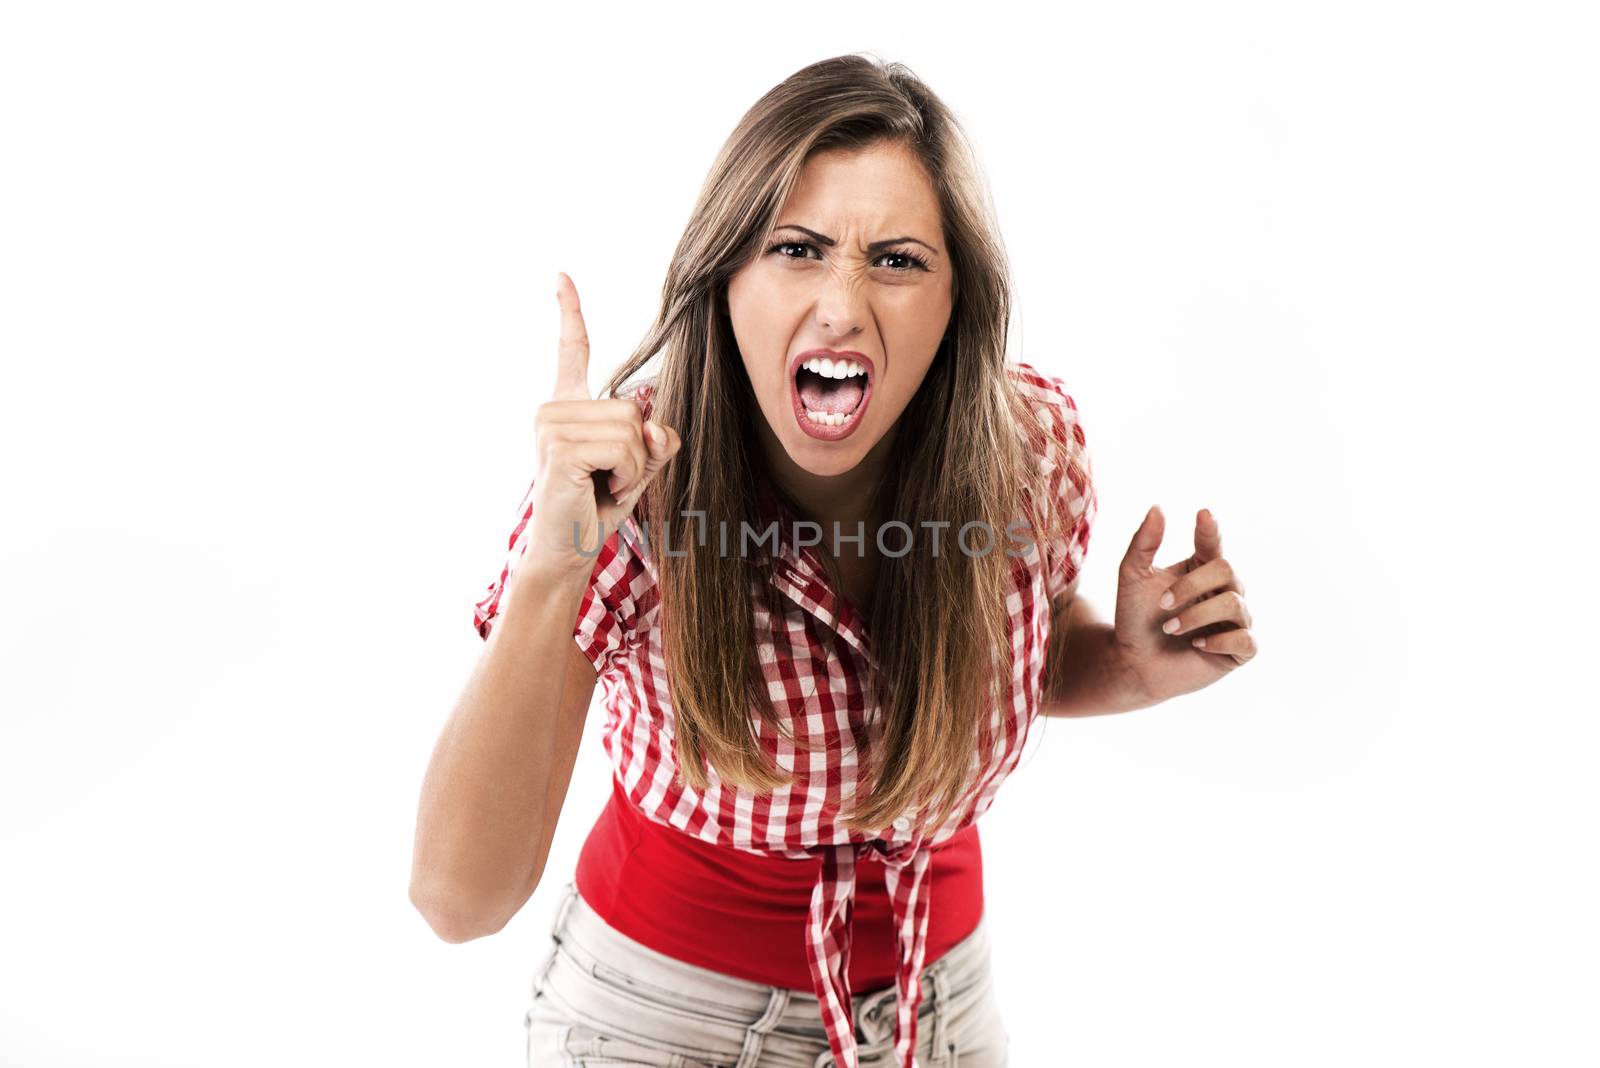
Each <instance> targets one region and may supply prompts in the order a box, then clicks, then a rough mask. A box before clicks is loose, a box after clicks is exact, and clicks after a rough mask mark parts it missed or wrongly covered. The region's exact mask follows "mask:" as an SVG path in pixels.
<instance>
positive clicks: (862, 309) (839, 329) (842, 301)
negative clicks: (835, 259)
mask: <svg viewBox="0 0 1600 1068" xmlns="http://www.w3.org/2000/svg"><path fill="white" fill-rule="evenodd" d="M827 275H828V278H827V281H825V282H824V283H823V285H822V292H821V293H819V294H818V295H817V325H818V326H819V327H821V329H822V330H823V331H824V332H826V333H828V334H831V335H833V336H836V337H841V338H843V337H849V336H851V335H853V334H856V333H859V332H860V331H861V330H862V329H864V328H865V326H866V322H867V315H868V312H867V300H866V294H865V292H864V289H865V287H864V286H863V285H862V284H861V279H860V278H858V277H856V276H855V275H853V274H850V273H849V272H845V271H836V270H835V271H829V272H827Z"/></svg>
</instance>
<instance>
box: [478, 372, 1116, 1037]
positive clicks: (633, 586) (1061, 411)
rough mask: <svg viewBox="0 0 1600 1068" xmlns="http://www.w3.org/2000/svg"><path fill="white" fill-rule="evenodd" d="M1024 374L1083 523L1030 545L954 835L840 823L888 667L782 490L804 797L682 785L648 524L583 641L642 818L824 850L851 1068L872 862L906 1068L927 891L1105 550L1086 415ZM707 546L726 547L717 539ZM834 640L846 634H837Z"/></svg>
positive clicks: (793, 753)
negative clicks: (880, 671)
mask: <svg viewBox="0 0 1600 1068" xmlns="http://www.w3.org/2000/svg"><path fill="white" fill-rule="evenodd" d="M1007 370H1008V372H1009V374H1010V376H1011V379H1012V380H1013V382H1015V384H1016V386H1017V388H1018V389H1019V390H1021V391H1022V392H1023V394H1024V395H1025V396H1026V397H1027V398H1028V399H1029V402H1030V404H1031V406H1032V407H1033V409H1034V411H1035V412H1037V413H1038V414H1039V415H1040V416H1041V417H1042V426H1043V427H1045V428H1046V429H1047V431H1048V437H1047V441H1046V443H1045V447H1044V450H1043V452H1042V454H1041V455H1039V457H1038V463H1039V466H1040V469H1041V471H1042V472H1043V473H1044V474H1046V475H1047V476H1048V484H1049V486H1050V494H1049V496H1050V500H1049V501H1048V502H1046V504H1045V507H1055V508H1064V509H1067V514H1068V515H1069V517H1075V518H1072V519H1070V520H1069V528H1068V529H1069V531H1070V533H1068V534H1067V535H1066V536H1064V537H1061V538H1057V539H1055V540H1053V541H1050V542H1045V543H1040V544H1033V545H1029V546H1028V549H1027V554H1026V555H1025V556H1019V557H1016V558H1014V567H1013V574H1014V576H1015V588H1014V589H1013V592H1012V593H1011V594H1010V595H1009V596H1008V597H1007V598H1006V606H1007V608H1008V610H1009V614H1010V618H1011V623H1012V645H1011V647H1012V657H1013V659H1012V664H1011V680H1012V682H1011V688H1010V696H1009V699H1008V700H1007V701H1006V702H1005V703H1003V704H1001V705H999V706H997V707H996V708H994V709H993V711H992V714H991V715H990V716H989V717H988V720H987V721H986V722H982V723H980V732H979V744H978V745H977V746H976V747H975V748H974V750H973V762H972V768H971V778H970V782H971V784H972V785H971V788H970V791H969V794H968V795H967V798H966V799H965V801H964V803H963V806H962V808H961V809H960V810H958V812H957V813H956V814H955V815H953V816H952V817H951V818H950V819H949V820H947V821H946V822H945V823H944V824H942V825H941V826H939V827H937V828H934V827H924V826H920V825H918V823H917V822H916V821H915V820H914V819H913V816H914V814H913V813H910V812H908V813H906V814H905V815H902V816H901V817H900V818H898V819H896V820H894V821H893V823H892V824H891V825H890V826H887V827H884V828H882V829H881V830H880V831H878V833H876V834H864V833H860V832H857V833H855V834H854V835H851V834H849V833H847V832H846V831H845V830H844V829H843V828H841V827H839V826H837V825H836V824H835V820H836V819H837V818H838V816H839V815H840V813H841V808H842V806H843V803H844V802H847V801H848V800H849V799H850V798H851V797H852V795H853V793H854V789H855V785H856V771H857V759H856V754H857V752H858V751H859V750H861V749H862V748H864V747H865V746H866V745H867V744H868V740H869V728H870V727H871V726H872V725H873V722H874V719H875V717H876V716H878V715H879V714H880V712H879V709H878V706H877V704H876V702H875V700H874V696H873V678H874V676H875V674H876V663H875V661H874V659H873V656H872V652H871V644H870V642H869V640H868V634H867V631H866V628H865V627H864V625H863V619H862V617H861V616H860V615H859V614H858V612H857V610H856V608H855V606H854V605H852V604H851V603H850V602H849V601H848V600H847V599H846V598H844V597H843V596H841V595H840V594H839V593H837V592H836V591H835V590H834V589H833V588H832V586H831V585H830V583H829V580H828V578H827V572H826V571H825V569H824V567H823V565H822V563H821V560H820V559H819V557H818V556H817V555H816V553H815V550H814V549H813V548H812V547H811V546H801V547H799V548H798V549H797V548H796V547H795V546H794V545H793V539H792V538H791V534H792V533H793V530H792V526H791V524H792V522H793V521H794V519H795V517H794V516H792V515H791V514H789V512H788V511H787V509H785V508H784V507H783V506H782V505H781V504H780V503H779V502H778V501H777V500H776V498H774V497H773V496H772V494H771V493H770V492H769V491H768V490H767V489H766V487H765V485H763V486H760V487H758V497H759V499H760V500H761V502H762V513H763V514H762V516H761V517H760V523H759V526H758V528H757V531H756V533H762V532H765V531H766V530H767V525H768V524H769V523H770V522H771V521H772V520H773V519H777V520H779V523H778V529H779V537H778V544H777V549H776V551H774V552H772V553H771V554H770V555H771V557H772V563H773V567H772V581H773V583H774V584H775V585H776V586H777V588H778V590H779V591H780V592H781V593H782V594H783V595H784V597H783V598H780V599H779V603H781V605H782V616H781V618H773V616H772V614H771V613H770V612H769V610H768V608H767V605H766V602H765V599H764V598H762V597H761V596H759V593H760V591H759V589H753V590H752V609H753V625H754V629H755V630H754V632H755V636H756V642H757V650H758V659H759V662H760V665H761V670H762V672H763V673H764V675H765V679H766V683H767V691H768V693H769V694H770V695H771V699H772V702H773V705H774V707H775V709H776V710H777V711H778V712H779V713H780V715H781V716H782V718H783V719H784V721H785V722H786V723H788V724H789V725H790V728H791V730H793V732H794V733H795V735H796V736H797V737H798V738H799V739H801V740H802V741H804V742H807V743H813V744H814V743H816V742H818V741H819V740H820V741H822V742H824V743H826V744H825V746H824V747H822V748H821V749H820V750H819V751H818V752H815V753H808V752H806V750H805V749H803V748H800V747H797V746H795V745H794V744H793V743H792V742H790V741H789V740H788V739H786V738H784V737H783V736H782V735H781V734H778V733H777V732H775V731H773V730H772V729H771V728H769V727H768V726H767V725H766V724H765V723H763V722H762V720H761V717H760V716H759V715H757V714H756V712H755V711H754V710H752V712H751V722H752V724H753V728H754V731H755V734H756V737H757V738H758V739H759V741H760V743H761V745H762V746H763V747H764V749H765V751H766V753H767V755H768V756H769V757H770V758H771V759H772V760H773V761H775V762H776V763H777V765H778V766H779V767H781V768H783V769H784V770H785V771H787V772H792V773H793V774H794V776H795V779H794V784H793V785H792V786H789V787H786V788H780V789H779V790H777V791H775V792H774V793H772V794H755V793H752V792H750V791H748V790H745V789H742V788H737V787H730V786H727V785H724V784H723V783H721V782H720V781H719V780H718V778H717V775H716V772H715V770H714V769H708V774H709V776H710V786H709V789H707V790H706V791H705V792H703V793H701V792H697V791H695V790H693V789H691V788H690V787H688V786H686V785H684V784H681V783H679V782H678V781H676V779H675V771H676V767H677V765H676V760H675V757H674V753H673V748H672V738H673V722H674V719H673V708H672V695H671V693H670V692H669V691H668V688H667V677H666V671H665V663H666V661H665V656H664V651H663V647H662V641H661V613H660V604H659V595H658V590H657V585H656V578H657V575H656V570H655V565H654V563H653V561H652V560H651V558H650V556H649V555H648V552H647V550H645V549H644V548H643V547H642V546H641V539H640V533H639V529H638V527H637V526H636V525H635V523H634V521H633V520H632V519H631V518H630V519H628V520H625V521H624V522H623V523H622V527H621V529H620V530H619V531H617V532H615V533H613V534H612V536H611V537H609V538H608V539H607V540H606V542H605V543H604V544H603V546H602V547H601V549H600V552H599V555H598V556H597V557H596V559H595V566H594V571H593V574H592V576H591V578H590V583H589V587H588V590H587V591H586V592H585V594H584V596H583V600H582V603H581V606H580V608H579V611H578V618H577V622H576V626H575V628H574V631H573V637H574V640H575V641H576V642H577V643H578V645H579V647H580V648H582V650H583V651H584V653H585V654H587V655H588V657H589V659H590V660H591V661H592V662H593V663H594V666H595V671H596V673H597V675H598V677H599V681H600V684H601V686H602V692H603V695H604V703H605V709H606V717H605V727H604V735H603V737H604V744H605V748H606V752H607V753H608V754H609V756H610V758H611V764H612V768H613V770H614V773H615V775H616V776H617V779H618V781H619V782H620V783H621V784H622V786H623V787H624V789H625V791H626V793H627V796H628V798H629V800H630V801H631V802H632V803H633V804H634V805H636V806H637V807H638V808H639V810H640V811H641V812H643V813H644V814H645V815H646V816H648V817H649V818H650V819H652V820H654V821H656V822H658V823H662V824H666V825H668V826H671V827H675V828H677V829H678V830H680V831H682V832H684V833H685V834H692V835H694V836H696V837H697V838H700V839H702V840H704V841H706V842H710V843H712V844H715V845H723V846H728V847H730V848H734V849H742V850H746V851H749V852H753V853H762V854H779V855H783V856H788V857H792V858H795V859H805V858H810V857H815V856H817V855H819V854H820V856H821V860H822V863H821V867H820V871H819V874H818V878H817V882H816V884H815V886H814V887H813V890H812V895H811V908H810V913H809V917H808V921H807V924H806V931H805V938H806V944H807V957H808V959H809V961H810V965H811V977H812V985H813V989H814V991H815V993H816V996H817V999H818V1001H819V1002H820V1003H821V1009H822V1017H823V1023H824V1025H825V1027H826V1028H827V1033H828V1044H829V1046H830V1047H831V1049H832V1052H833V1057H834V1060H835V1062H836V1063H837V1065H838V1066H839V1068H857V1063H858V1061H857V1048H856V1047H857V1039H856V1034H855V1021H854V1019H853V1018H852V1011H851V991H850V989H849V984H848V981H847V976H848V969H849V960H850V941H851V930H850V920H851V915H852V911H853V907H854V901H855V885H856V883H855V871H856V864H857V862H858V861H860V860H862V859H866V860H871V861H875V862H878V863H881V864H884V865H886V866H887V867H886V870H885V872H884V884H885V887H886V889H887V890H888V893H889V896H890V902H891V905H892V908H893V914H894V920H895V928H896V932H895V933H896V939H897V942H898V945H899V948H900V952H899V967H898V969H897V974H896V978H895V988H896V992H897V994H898V998H899V1000H898V1017H897V1020H896V1024H895V1047H894V1048H895V1060H896V1063H897V1064H899V1065H901V1066H902V1068H917V1064H916V1061H915V1059H914V1051H915V1049H916V1041H917V1032H916V1028H917V1008H918V1006H919V1005H920V1003H921V999H922V989H921V972H922V969H923V966H924V963H923V953H924V947H925V945H926V936H927V929H928V910H929V906H930V903H931V897H932V894H931V887H932V883H931V881H925V880H924V875H925V874H926V872H927V870H928V862H929V850H930V848H931V847H932V846H935V845H939V844H941V843H943V842H945V841H947V840H948V839H949V838H951V837H952V836H954V835H955V834H956V833H957V832H958V831H960V830H962V829H964V828H965V827H967V826H968V825H969V824H970V823H972V822H973V821H974V820H976V819H977V818H978V817H979V816H981V815H982V814H983V813H984V812H985V811H986V810H987V809H988V807H989V805H990V803H991V801H992V800H993V798H994V796H995V793H996V791H997V790H998V789H999V786H1000V783H1001V782H1002V781H1003V780H1004V779H1005V777H1006V776H1007V775H1008V774H1009V773H1010V772H1011V770H1012V769H1013V768H1014V767H1015V766H1016V763H1017V760H1018V758H1019V757H1020V756H1021V754H1022V750H1023V745H1024V743H1025V742H1026V740H1027V734H1028V728H1029V727H1030V725H1031V724H1032V722H1033V720H1034V718H1035V717H1036V716H1037V715H1038V711H1039V698H1040V686H1041V680H1042V677H1043V671H1044V667H1045V655H1046V651H1047V648H1048V641H1049V635H1050V622H1051V620H1050V599H1051V598H1052V597H1054V595H1055V594H1056V593H1057V592H1059V591H1060V590H1061V589H1062V588H1063V587H1064V586H1065V585H1066V584H1067V583H1068V582H1070V581H1071V580H1072V579H1073V578H1074V577H1076V575H1077V574H1078V570H1079V568H1080V567H1081V566H1082V563H1083V559H1084V555H1085V553H1086V552H1087V550H1088V546H1089V530H1090V527H1091V525H1092V524H1093V522H1094V518H1095V513H1096V498H1095V491H1094V485H1093V478H1092V468H1091V466H1090V461H1089V454H1088V451H1087V449H1086V446H1085V442H1084V434H1083V430H1082V427H1081V426H1080V425H1079V421H1078V413H1077V405H1076V404H1075V403H1074V401H1073V399H1072V397H1071V396H1069V395H1068V393H1067V391H1066V389H1065V387H1064V384H1063V383H1062V381H1061V380H1060V379H1058V378H1056V377H1054V376H1053V375H1048V374H1043V373H1041V372H1039V371H1037V370H1035V369H1034V368H1032V367H1031V366H1029V365H1027V364H1024V363H1016V364H1010V365H1008V367H1007ZM635 397H636V400H637V401H638V403H639V404H640V406H641V408H642V409H643V410H644V411H645V413H646V414H648V412H649V387H648V386H645V387H642V388H641V389H640V390H639V391H638V393H636V394H635ZM1069 456H1075V457H1076V458H1077V459H1078V461H1079V463H1080V465H1081V470H1082V471H1083V472H1084V475H1085V477H1081V478H1080V477H1077V476H1076V475H1074V476H1073V477H1069V475H1068V471H1069V469H1068V466H1067V459H1068V457H1069ZM684 459H688V458H687V457H680V458H679V462H680V463H681V462H683V460H684ZM532 494H533V487H532V485H530V486H529V487H528V492H527V494H526V495H524V498H523V501H522V504H521V506H520V507H519V508H518V510H517V515H516V522H515V525H514V528H513V530H512V532H511V538H510V542H509V545H508V550H509V551H508V554H507V556H506V560H505V563H504V566H502V568H501V570H500V575H499V577H498V578H497V579H496V580H495V581H494V582H493V583H491V584H490V586H489V590H488V594H487V596H485V597H484V598H483V599H482V600H481V601H479V602H478V604H477V607H476V610H475V612H474V616H473V622H474V625H475V626H476V628H477V630H478V633H479V634H480V635H481V636H482V637H484V638H485V639H487V638H488V636H489V632H490V629H491V627H492V626H493V624H494V620H495V617H496V614H497V611H498V608H499V603H500V594H501V591H502V590H503V588H504V586H505V583H506V580H507V578H508V577H509V575H510V572H511V569H512V567H513V566H514V565H515V563H516V562H517V561H518V560H519V559H520V558H521V555H522V553H523V551H524V550H525V548H526V539H525V538H524V537H523V533H524V531H525V529H526V528H527V526H528V522H529V519H530V518H531V516H532ZM738 526H739V524H738V523H737V522H733V523H731V524H729V527H730V533H729V540H730V543H731V544H732V545H734V546H735V547H736V546H737V545H738V538H739V530H738ZM947 533H953V532H947ZM996 534H997V539H996V542H995V544H996V549H995V551H997V552H998V551H1005V550H1007V549H1010V550H1012V551H1018V550H1019V549H1020V548H1021V546H1020V544H1019V542H1013V541H1010V540H1007V538H1006V536H1005V535H1004V534H1003V532H996ZM715 536H716V535H715V533H711V534H710V535H709V537H715ZM868 536H869V537H870V536H871V535H870V533H869V535H868ZM903 540H904V539H903V536H902V539H901V540H899V541H895V540H890V541H889V542H888V543H889V544H891V545H899V544H903ZM752 541H753V539H752ZM708 543H712V544H714V542H710V541H709V538H708ZM761 544H763V545H770V544H771V542H770V540H769V541H768V542H764V543H761ZM966 544H968V545H969V546H972V547H973V548H974V551H977V550H981V548H982V545H981V543H980V542H978V541H977V540H976V539H973V540H969V541H968V542H967V543H966ZM674 551H675V552H681V551H682V549H681V548H680V549H677V550H674ZM733 551H738V550H737V548H734V550H733ZM757 551H760V550H757ZM941 551H944V550H943V549H942V548H941ZM757 581H762V580H760V579H758V580H757ZM830 632H831V633H830ZM833 634H836V635H837V637H838V639H840V640H838V641H832V640H830V638H831V637H832V635H833Z"/></svg>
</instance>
